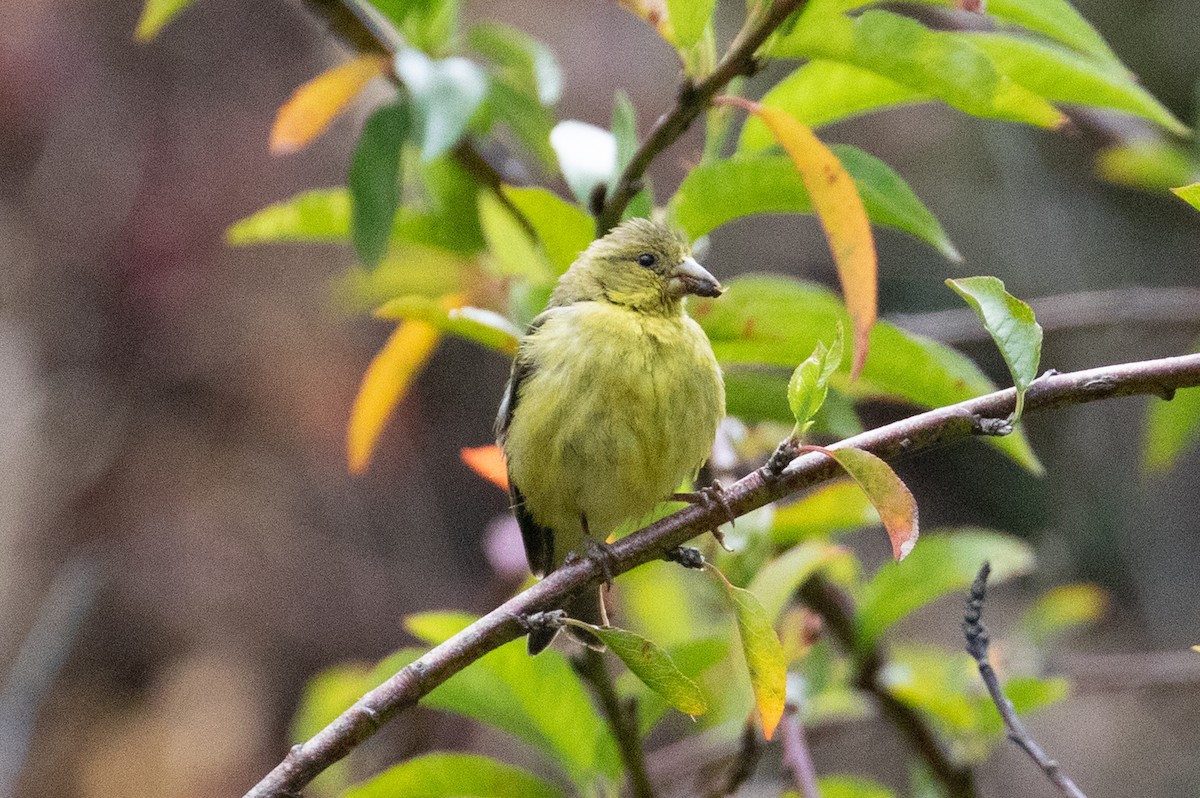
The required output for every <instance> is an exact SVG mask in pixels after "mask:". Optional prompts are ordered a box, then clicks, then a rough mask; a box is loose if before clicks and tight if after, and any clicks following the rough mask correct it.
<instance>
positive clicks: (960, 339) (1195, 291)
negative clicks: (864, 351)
mask: <svg viewBox="0 0 1200 798" xmlns="http://www.w3.org/2000/svg"><path fill="white" fill-rule="evenodd" d="M1027 301H1028V302H1029V305H1030V306H1031V307H1032V308H1033V310H1034V312H1035V313H1037V320H1038V324H1040V325H1042V328H1043V329H1045V330H1047V331H1053V330H1071V329H1085V328H1088V327H1111V326H1115V325H1118V324H1121V323H1126V322H1134V323H1138V324H1180V325H1191V326H1193V327H1194V326H1196V325H1197V324H1198V323H1200V288H1187V287H1184V286H1178V287H1175V288H1156V287H1147V286H1131V287H1129V288H1121V289H1117V290H1113V291H1079V292H1075V293H1070V294H1056V295H1054V296H1046V297H1040V298H1038V299H1030V300H1027ZM888 321H891V322H893V323H895V324H896V325H898V326H900V327H903V328H904V329H906V330H911V331H912V332H915V333H920V334H921V335H927V336H929V337H930V338H935V339H937V340H939V341H946V342H948V343H965V342H967V341H986V340H987V338H988V332H987V330H985V329H984V328H983V325H982V324H980V323H979V317H978V316H976V315H975V312H974V311H972V310H970V309H969V308H954V309H951V310H936V311H932V312H930V313H897V314H893V315H891V316H888Z"/></svg>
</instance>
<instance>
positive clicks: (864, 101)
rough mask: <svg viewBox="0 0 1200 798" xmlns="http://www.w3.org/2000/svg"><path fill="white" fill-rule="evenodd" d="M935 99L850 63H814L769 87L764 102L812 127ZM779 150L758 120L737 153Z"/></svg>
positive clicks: (750, 122)
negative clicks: (769, 149)
mask: <svg viewBox="0 0 1200 798" xmlns="http://www.w3.org/2000/svg"><path fill="white" fill-rule="evenodd" d="M931 99H933V98H932V97H931V96H930V95H928V94H924V93H922V92H920V91H917V90H915V89H911V88H909V87H908V86H905V85H903V84H900V83H897V82H896V81H894V80H891V79H889V78H886V77H884V76H883V75H880V74H877V73H875V72H871V71H870V70H867V69H862V68H861V67H856V66H854V65H852V64H845V63H840V62H838V61H823V60H819V59H818V60H815V61H809V62H808V63H806V64H804V65H803V66H801V67H800V68H799V69H797V70H796V71H795V72H793V73H792V74H790V75H788V76H787V77H786V78H784V79H783V80H781V81H779V82H778V83H776V84H775V85H774V86H772V87H771V90H770V91H768V92H767V93H766V94H765V95H763V98H762V100H761V103H762V104H763V105H765V106H767V107H768V108H778V109H779V110H781V111H786V112H787V113H789V114H791V115H792V116H794V117H796V118H797V119H799V120H800V121H801V122H803V123H804V124H806V125H808V126H809V127H812V128H818V127H821V126H822V125H828V124H830V123H832V122H840V121H842V120H843V119H849V118H851V117H854V116H858V115H860V114H865V113H869V112H871V111H878V110H883V109H885V108H894V107H896V106H900V105H910V104H912V103H919V102H928V101H929V100H931ZM774 145H775V137H774V136H772V135H771V132H770V131H769V130H767V126H766V125H765V124H763V122H762V120H761V119H759V118H758V117H757V116H751V117H750V118H749V119H747V120H746V124H745V126H744V127H743V128H742V134H741V138H740V139H739V141H738V149H737V151H738V152H739V153H742V154H749V153H755V152H759V151H761V150H765V149H768V148H770V147H773V146H774Z"/></svg>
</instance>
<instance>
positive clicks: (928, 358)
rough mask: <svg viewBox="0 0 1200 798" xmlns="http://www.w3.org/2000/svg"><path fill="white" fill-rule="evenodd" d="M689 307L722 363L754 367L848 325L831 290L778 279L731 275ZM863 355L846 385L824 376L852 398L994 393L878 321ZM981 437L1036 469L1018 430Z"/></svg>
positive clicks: (976, 375) (945, 356)
mask: <svg viewBox="0 0 1200 798" xmlns="http://www.w3.org/2000/svg"><path fill="white" fill-rule="evenodd" d="M689 310H690V311H691V313H692V316H693V317H694V318H695V319H696V320H697V321H698V322H699V323H700V326H701V327H703V328H704V331H705V333H707V334H708V337H709V340H710V341H711V342H712V345H713V351H714V352H715V353H716V355H717V359H718V360H719V361H721V364H722V366H724V367H728V366H729V365H730V364H761V365H774V366H782V367H784V368H787V369H790V368H792V367H793V365H794V364H795V363H796V362H797V361H799V360H801V359H803V358H805V357H807V356H808V354H809V353H810V352H811V351H812V350H813V349H814V348H815V347H816V344H817V341H818V340H819V336H820V335H821V334H822V333H824V332H826V331H827V330H829V328H830V327H832V326H834V325H835V324H836V323H837V321H838V320H839V319H840V320H841V321H842V323H843V324H846V323H848V317H847V316H846V312H845V309H844V308H843V307H842V305H841V303H840V302H839V301H838V299H837V297H836V296H834V294H833V293H832V292H831V291H829V290H828V289H826V288H824V287H822V286H817V285H813V284H811V283H806V282H803V281H800V280H795V279H792V278H788V277H781V276H766V275H754V276H746V277H738V278H735V279H733V280H730V281H729V282H728V283H727V285H726V292H725V293H724V294H723V295H722V296H721V299H720V300H719V301H713V300H700V301H694V302H692V303H690V306H689ZM871 352H872V353H873V354H872V356H871V357H870V358H868V359H867V363H866V367H865V368H864V369H863V373H862V376H861V377H860V378H859V379H858V380H856V381H855V382H853V383H851V382H849V380H848V378H847V373H846V372H838V373H837V374H835V375H834V376H833V377H832V381H833V384H834V386H835V387H837V388H838V389H839V390H841V391H842V392H843V393H847V394H849V395H851V396H854V397H857V398H867V397H870V398H881V397H886V398H891V399H899V400H903V401H906V402H912V403H914V404H917V405H920V406H923V407H942V406H944V405H951V404H954V403H956V402H961V401H964V400H966V399H971V398H974V397H976V396H980V395H982V394H985V393H990V392H992V391H994V390H996V388H995V386H993V385H992V383H991V382H990V381H989V380H988V379H987V377H985V376H984V375H983V373H982V372H981V371H980V370H979V368H978V367H977V366H976V365H975V364H974V363H972V362H971V361H970V360H968V359H967V358H966V357H963V356H962V355H960V354H959V353H957V352H955V351H954V350H952V349H950V348H949V347H946V346H944V345H943V344H939V343H937V342H936V341H931V340H929V339H928V338H924V337H922V336H919V335H916V334H913V333H909V332H905V331H903V330H900V329H899V328H897V327H895V326H893V325H891V324H889V323H887V322H885V321H880V322H876V324H875V326H874V328H873V329H872V330H871ZM781 382H782V381H781ZM987 442H988V444H989V445H992V446H995V447H997V448H999V449H1000V450H1002V451H1004V452H1006V453H1008V454H1009V456H1011V457H1012V458H1013V459H1014V460H1016V461H1017V462H1018V463H1019V464H1021V465H1022V466H1023V467H1025V468H1027V469H1029V470H1031V471H1033V472H1034V473H1041V464H1040V463H1038V461H1037V458H1036V457H1035V456H1034V455H1033V452H1032V451H1031V450H1030V449H1029V444H1028V442H1027V441H1026V440H1025V438H1024V437H1023V434H1022V432H1021V430H1018V431H1017V432H1016V433H1014V434H1013V435H1009V436H1005V437H1002V438H994V437H992V438H988V441H987Z"/></svg>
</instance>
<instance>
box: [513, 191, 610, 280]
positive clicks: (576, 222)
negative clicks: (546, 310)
mask: <svg viewBox="0 0 1200 798" xmlns="http://www.w3.org/2000/svg"><path fill="white" fill-rule="evenodd" d="M502 190H503V192H504V196H505V197H507V198H508V201H509V202H511V203H512V204H513V205H515V206H516V207H517V210H519V211H521V213H522V214H523V215H524V216H525V218H526V219H527V220H528V221H529V224H530V225H532V227H533V229H534V231H535V232H536V233H537V236H538V239H539V240H540V241H541V242H542V248H543V249H544V250H545V252H546V257H547V259H549V261H550V265H551V266H553V267H554V273H555V275H556V276H557V275H560V274H562V273H563V272H565V271H566V270H567V268H568V267H570V265H571V264H572V263H574V262H575V259H576V258H577V257H579V253H581V252H583V251H584V250H585V249H587V247H588V244H590V243H592V237H593V235H594V234H595V232H596V227H595V225H594V224H593V223H592V217H590V216H588V215H587V214H586V213H585V212H584V211H582V210H580V208H579V207H578V206H576V205H572V204H571V203H569V202H566V201H565V200H562V199H560V198H559V197H558V196H557V195H555V194H553V193H552V192H550V191H548V190H546V189H544V188H516V187H514V186H504V187H503V189H502Z"/></svg>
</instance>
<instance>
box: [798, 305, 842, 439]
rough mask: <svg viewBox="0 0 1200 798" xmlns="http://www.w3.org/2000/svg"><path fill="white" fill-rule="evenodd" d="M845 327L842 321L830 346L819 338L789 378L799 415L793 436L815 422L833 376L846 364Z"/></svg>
mask: <svg viewBox="0 0 1200 798" xmlns="http://www.w3.org/2000/svg"><path fill="white" fill-rule="evenodd" d="M843 337H844V333H843V331H842V325H841V322H838V325H837V334H836V335H835V336H834V338H833V343H832V344H831V345H830V346H828V347H827V346H825V344H824V342H822V341H818V342H817V348H816V349H814V350H813V353H812V354H811V355H809V356H808V359H806V360H805V361H804V362H803V363H801V364H800V365H799V366H796V370H795V371H793V372H792V378H791V379H790V380H788V389H787V397H788V406H789V407H790V408H791V410H792V416H793V417H794V418H795V419H796V426H795V428H794V430H793V431H792V437H794V438H799V437H800V436H802V435H803V434H804V432H805V430H807V429H808V428H809V427H810V426H811V425H812V418H813V416H815V415H816V414H817V411H818V410H820V409H821V406H822V405H823V404H825V395H826V394H827V393H828V392H829V378H830V377H831V376H832V375H833V372H834V371H836V370H837V369H838V367H839V366H841V365H842V339H843Z"/></svg>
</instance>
